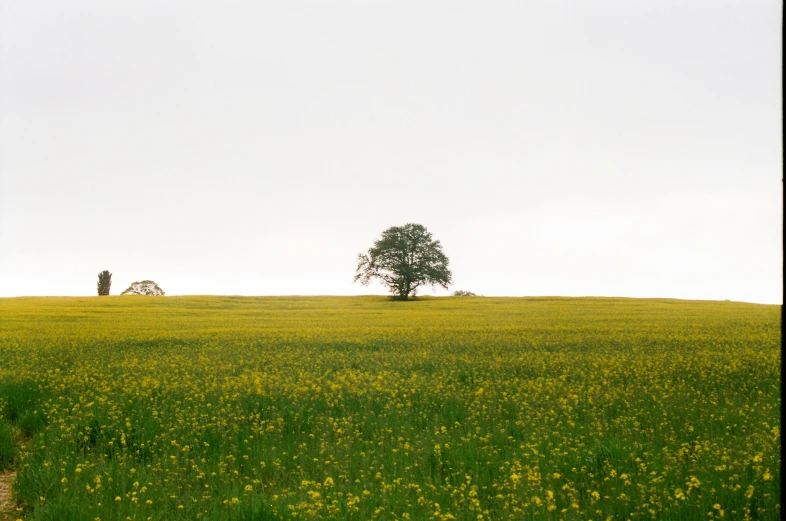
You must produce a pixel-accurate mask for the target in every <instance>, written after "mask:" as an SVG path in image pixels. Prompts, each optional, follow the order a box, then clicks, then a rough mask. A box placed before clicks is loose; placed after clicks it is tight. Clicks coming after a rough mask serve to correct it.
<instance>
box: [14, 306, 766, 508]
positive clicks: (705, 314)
mask: <svg viewBox="0 0 786 521" xmlns="http://www.w3.org/2000/svg"><path fill="white" fill-rule="evenodd" d="M780 343H781V330H780V306H765V305H754V304H742V303H732V302H697V301H676V300H638V299H612V298H580V299H579V298H422V299H419V300H416V301H413V302H396V301H390V300H388V299H386V298H384V297H313V298H312V297H292V298H285V297H265V298H248V297H231V298H230V297H160V298H159V297H102V298H97V297H93V298H16V299H0V468H2V467H3V466H5V467H7V468H15V469H16V471H17V479H16V482H15V484H14V497H15V501H16V507H15V508H16V511H15V512H16V514H15V518H19V519H25V520H52V521H54V520H58V521H61V520H65V521H67V520H90V521H98V520H104V521H108V520H180V519H197V520H199V519H204V520H249V521H250V520H266V519H293V520H297V519H304V520H314V519H328V520H331V519H332V520H371V519H374V520H402V519H413V520H439V521H445V520H473V521H480V520H503V519H504V520H508V519H513V520H520V519H549V520H589V519H591V520H596V521H607V520H613V519H619V520H622V519H647V520H650V519H658V520H669V519H674V520H677V519H679V520H694V519H696V520H698V519H702V520H707V519H717V518H724V517H725V518H728V519H779V517H780V500H781V498H780V472H779V469H780V463H781V462H780V449H781V437H780V431H779V426H780V406H781V403H780V387H781V374H780V366H781V350H780ZM3 432H5V435H3ZM4 436H5V439H6V440H8V439H10V440H12V441H13V443H12V444H11V445H9V444H8V443H5V444H3V439H4Z"/></svg>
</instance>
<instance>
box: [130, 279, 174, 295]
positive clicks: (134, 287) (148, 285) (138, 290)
mask: <svg viewBox="0 0 786 521" xmlns="http://www.w3.org/2000/svg"><path fill="white" fill-rule="evenodd" d="M121 295H150V296H154V297H159V296H163V295H164V290H163V289H161V288H160V287H159V285H158V284H156V282H155V281H152V280H143V281H141V282H134V283H133V284H131V285H130V286H128V289H126V290H125V291H124V292H122V293H121Z"/></svg>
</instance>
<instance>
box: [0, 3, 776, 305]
mask: <svg viewBox="0 0 786 521" xmlns="http://www.w3.org/2000/svg"><path fill="white" fill-rule="evenodd" d="M781 24H782V5H781V3H780V2H777V1H774V0H766V1H765V0H739V1H735V2H724V1H709V0H707V1H701V2H698V1H695V0H694V1H687V2H686V1H683V0H680V1H657V2H651V1H648V2H645V1H636V2H631V1H630V0H609V1H593V2H585V1H583V0H575V1H555V2H551V1H549V2H543V1H538V2H528V1H521V0H519V1H510V2H497V1H489V2H460V1H459V2H457V1H450V2H448V1H418V2H409V1H395V2H393V1H381V0H365V1H359V0H358V1H348V0H335V1H326V0H324V1H313V0H312V1H295V0H293V1H286V2H285V1H280V2H261V1H246V2H235V1H222V2H204V1H194V0H189V1H169V2H158V1H134V2H120V1H106V0H100V1H99V0H96V1H84V0H69V1H68V2H61V1H43V0H42V1H37V2H24V1H12V0H0V46H1V47H0V296H17V295H94V294H95V292H96V281H97V273H98V272H99V271H101V270H104V269H108V270H110V271H111V272H112V273H113V274H114V275H113V278H112V280H113V285H112V294H119V293H120V292H121V291H122V290H123V289H125V288H126V287H127V286H128V285H129V284H130V283H132V282H134V281H137V280H142V279H153V280H155V281H157V282H158V283H159V284H160V286H161V287H162V288H163V289H164V290H165V291H166V292H167V294H170V295H181V294H232V295H297V294H301V295H308V294H321V295H326V294H327V295H356V294H364V293H378V294H382V293H385V289H384V288H383V287H381V286H369V287H362V286H359V285H357V284H352V277H353V275H354V269H355V259H356V256H357V254H358V253H359V252H361V251H365V250H367V249H368V248H369V247H370V246H371V245H372V243H373V242H374V240H375V239H377V238H378V237H379V235H380V233H381V232H382V231H383V230H384V229H386V228H387V227H390V226H394V225H403V224H405V223H408V222H414V223H420V224H423V225H424V226H426V227H427V228H428V229H429V231H431V232H432V233H433V235H434V237H435V238H437V239H439V240H440V241H441V242H442V245H443V247H444V251H445V253H446V255H447V256H448V257H449V259H450V267H451V269H452V271H453V276H454V280H455V284H454V286H453V287H451V288H450V291H445V290H438V291H433V292H432V291H430V290H426V291H425V293H424V294H436V295H445V294H448V293H449V292H452V291H453V290H456V289H465V290H469V291H473V292H475V293H478V294H484V295H488V296H490V295H577V296H578V295H608V296H631V297H674V298H691V299H693V298H695V299H718V300H720V299H730V300H742V301H750V302H761V303H778V304H780V303H782V301H783V293H782V283H783V280H782V265H783V253H782V251H783V250H782V242H781V232H782V215H783V198H782V174H781V171H782V166H783V149H782V133H781V128H782V127H781V122H782V95H781V93H782V90H781V27H782V25H781Z"/></svg>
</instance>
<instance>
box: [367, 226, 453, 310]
mask: <svg viewBox="0 0 786 521" xmlns="http://www.w3.org/2000/svg"><path fill="white" fill-rule="evenodd" d="M357 262H358V265H357V270H356V273H355V279H354V282H360V283H361V284H362V285H364V286H365V285H367V284H369V283H370V282H371V280H373V279H379V280H380V281H381V282H382V284H384V285H385V286H387V287H388V289H390V292H391V293H392V294H393V296H394V298H397V299H400V300H407V299H408V298H409V297H410V295H411V296H415V295H416V294H417V290H418V288H420V287H421V286H426V285H428V286H435V285H438V286H442V287H443V288H445V289H448V285H449V284H450V283H451V282H453V281H452V279H451V278H452V274H451V273H450V270H449V269H448V258H447V257H446V256H445V254H444V253H443V252H442V245H441V244H440V243H439V241H435V240H434V239H432V237H431V233H429V231H428V230H427V229H426V228H425V226H423V225H421V224H411V223H409V224H405V225H404V226H393V227H392V228H388V229H387V230H385V231H384V232H382V237H381V238H380V239H378V240H377V241H376V242H374V245H373V246H372V247H371V248H370V249H369V250H368V253H360V254H358V258H357Z"/></svg>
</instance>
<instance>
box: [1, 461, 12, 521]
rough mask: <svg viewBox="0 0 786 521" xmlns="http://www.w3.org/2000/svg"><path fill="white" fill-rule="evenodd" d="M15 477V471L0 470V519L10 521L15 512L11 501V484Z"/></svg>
mask: <svg viewBox="0 0 786 521" xmlns="http://www.w3.org/2000/svg"><path fill="white" fill-rule="evenodd" d="M15 479H16V472H13V471H9V472H0V521H12V520H13V519H15V518H14V517H13V514H15V513H16V509H15V508H14V504H13V502H12V501H11V486H12V485H13V484H14V480H15Z"/></svg>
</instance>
